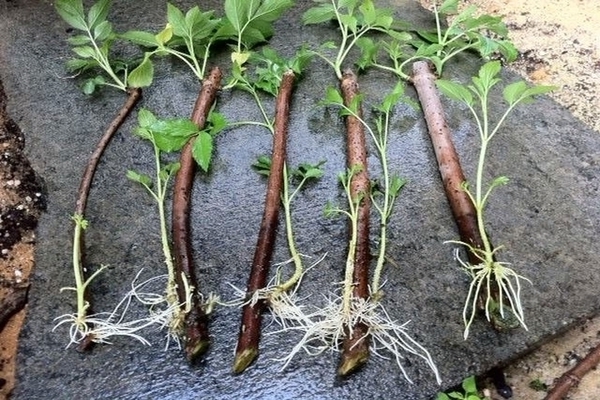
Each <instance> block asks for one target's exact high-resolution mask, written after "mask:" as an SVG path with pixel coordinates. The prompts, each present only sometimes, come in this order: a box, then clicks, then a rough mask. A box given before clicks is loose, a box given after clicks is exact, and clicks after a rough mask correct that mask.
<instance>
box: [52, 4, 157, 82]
mask: <svg viewBox="0 0 600 400" xmlns="http://www.w3.org/2000/svg"><path fill="white" fill-rule="evenodd" d="M110 3H111V1H110V0H99V1H98V2H96V3H95V4H94V5H92V7H90V9H89V11H88V12H87V14H86V13H85V11H84V8H83V2H82V0H58V1H57V2H56V4H55V8H56V11H57V12H58V14H60V16H61V17H62V18H63V19H64V20H65V22H67V23H68V24H69V25H70V26H71V27H72V28H74V29H76V30H78V31H81V32H83V33H82V34H80V35H75V36H73V37H70V38H69V39H68V41H69V43H70V44H71V45H73V46H74V47H73V52H74V53H75V54H76V55H77V58H74V59H71V60H69V61H68V62H67V68H68V69H69V70H70V71H72V72H84V71H87V70H95V69H100V70H101V71H102V72H104V73H105V74H106V75H107V77H108V80H107V79H106V77H105V76H103V75H97V76H95V77H93V78H89V79H87V80H86V81H85V83H84V85H83V92H84V93H86V94H92V93H93V92H94V91H95V90H96V87H100V86H111V87H115V88H117V89H119V90H122V91H127V90H128V88H130V87H135V88H140V87H146V86H149V85H150V84H151V83H152V75H153V67H152V64H151V63H150V62H149V60H148V59H147V57H145V58H144V59H143V61H142V62H141V63H139V65H138V66H137V67H135V68H134V69H133V70H131V71H129V68H130V67H129V64H130V63H128V62H124V61H123V60H118V59H114V58H113V56H112V55H111V47H112V45H113V42H114V41H115V39H117V38H118V36H119V35H118V34H117V33H115V32H114V31H113V28H112V24H111V23H110V21H108V20H107V17H108V12H109V10H110Z"/></svg>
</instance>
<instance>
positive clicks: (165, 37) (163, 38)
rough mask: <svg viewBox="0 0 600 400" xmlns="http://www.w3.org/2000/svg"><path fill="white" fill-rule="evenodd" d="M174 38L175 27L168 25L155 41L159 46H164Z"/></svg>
mask: <svg viewBox="0 0 600 400" xmlns="http://www.w3.org/2000/svg"><path fill="white" fill-rule="evenodd" d="M172 37H173V26H172V25H171V24H170V23H167V25H166V26H165V29H163V30H162V31H160V32H158V33H157V34H156V35H154V41H155V42H156V43H158V44H159V45H164V44H165V43H167V42H168V41H169V40H171V38H172Z"/></svg>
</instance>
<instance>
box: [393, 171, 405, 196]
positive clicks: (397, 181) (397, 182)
mask: <svg viewBox="0 0 600 400" xmlns="http://www.w3.org/2000/svg"><path fill="white" fill-rule="evenodd" d="M406 182H407V181H406V179H402V178H400V177H399V176H393V177H392V181H391V182H390V188H389V192H390V194H391V195H392V196H394V197H395V196H397V195H398V193H399V192H400V189H402V188H403V187H404V185H406Z"/></svg>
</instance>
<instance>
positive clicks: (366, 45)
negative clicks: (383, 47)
mask: <svg viewBox="0 0 600 400" xmlns="http://www.w3.org/2000/svg"><path fill="white" fill-rule="evenodd" d="M356 46H357V47H358V48H359V49H360V57H359V59H358V61H357V62H356V65H357V66H358V69H359V70H364V69H366V68H367V67H369V66H371V65H373V64H374V63H375V61H376V58H377V52H378V51H379V46H378V45H377V44H375V42H374V41H373V39H371V38H368V37H365V36H363V37H361V38H360V39H358V40H357V41H356Z"/></svg>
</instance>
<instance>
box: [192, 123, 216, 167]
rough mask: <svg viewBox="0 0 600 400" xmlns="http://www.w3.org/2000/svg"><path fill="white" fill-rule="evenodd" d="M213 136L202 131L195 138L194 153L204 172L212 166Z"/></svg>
mask: <svg viewBox="0 0 600 400" xmlns="http://www.w3.org/2000/svg"><path fill="white" fill-rule="evenodd" d="M212 150H213V138H212V136H211V135H210V134H209V133H208V132H204V131H203V132H200V134H199V135H198V136H197V137H196V139H195V140H194V146H193V148H192V155H193V157H194V160H196V162H197V163H198V165H199V166H200V168H202V170H203V171H204V172H207V171H208V168H209V167H210V160H211V158H212Z"/></svg>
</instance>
